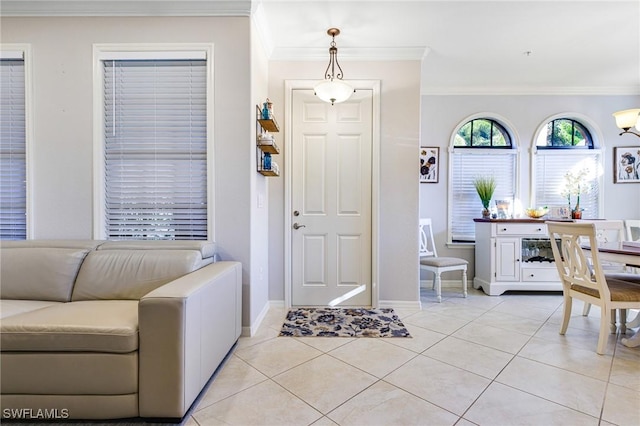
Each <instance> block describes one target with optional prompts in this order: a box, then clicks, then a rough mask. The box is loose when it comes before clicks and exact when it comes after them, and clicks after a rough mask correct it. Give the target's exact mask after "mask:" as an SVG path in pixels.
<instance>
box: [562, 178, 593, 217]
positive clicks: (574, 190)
mask: <svg viewBox="0 0 640 426" xmlns="http://www.w3.org/2000/svg"><path fill="white" fill-rule="evenodd" d="M589 173H590V172H589V169H587V168H584V169H580V170H577V171H575V172H574V171H573V170H572V171H569V172H567V173H566V174H565V175H564V180H565V184H564V187H563V189H562V192H561V195H563V196H565V197H567V203H568V206H569V210H570V211H571V218H572V219H582V212H583V211H584V209H583V208H581V207H580V195H581V194H582V193H587V192H589V191H590V189H591V187H590V184H589V180H588V176H589ZM572 195H575V196H576V204H575V206H573V208H572V207H571V196H572Z"/></svg>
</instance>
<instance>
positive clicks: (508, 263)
mask: <svg viewBox="0 0 640 426" xmlns="http://www.w3.org/2000/svg"><path fill="white" fill-rule="evenodd" d="M496 281H520V238H496Z"/></svg>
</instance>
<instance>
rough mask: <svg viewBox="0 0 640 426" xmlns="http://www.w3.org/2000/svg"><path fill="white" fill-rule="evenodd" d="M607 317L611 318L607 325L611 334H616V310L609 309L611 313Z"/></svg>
mask: <svg viewBox="0 0 640 426" xmlns="http://www.w3.org/2000/svg"><path fill="white" fill-rule="evenodd" d="M609 318H610V319H611V325H609V331H610V332H611V334H616V331H618V326H616V310H615V309H611V315H610V316H609Z"/></svg>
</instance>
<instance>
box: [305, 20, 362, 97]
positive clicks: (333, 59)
mask: <svg viewBox="0 0 640 426" xmlns="http://www.w3.org/2000/svg"><path fill="white" fill-rule="evenodd" d="M327 34H329V35H330V36H331V38H332V40H331V45H330V47H329V65H328V66H327V70H326V71H325V72H324V80H322V81H321V82H319V83H318V84H316V85H315V87H314V88H313V90H314V91H315V93H316V96H317V97H319V98H320V99H321V100H323V101H325V102H331V105H333V104H336V103H340V102H344V101H346V100H347V99H349V98H350V97H351V95H352V94H353V92H354V90H353V87H352V86H351V85H350V84H349V83H347V82H346V81H343V80H342V76H343V73H342V68H341V67H340V64H339V63H338V48H337V47H336V40H335V38H336V36H337V35H338V34H340V30H339V29H337V28H329V29H328V30H327Z"/></svg>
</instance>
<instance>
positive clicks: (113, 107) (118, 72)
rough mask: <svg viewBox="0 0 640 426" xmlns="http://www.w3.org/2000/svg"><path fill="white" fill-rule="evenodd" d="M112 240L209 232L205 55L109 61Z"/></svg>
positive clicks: (196, 235)
mask: <svg viewBox="0 0 640 426" xmlns="http://www.w3.org/2000/svg"><path fill="white" fill-rule="evenodd" d="M102 63H103V65H104V123H105V126H104V128H105V135H104V137H105V201H106V206H105V209H106V211H105V217H106V222H107V223H106V228H107V229H106V235H107V238H109V239H175V240H206V239H207V237H208V236H207V207H208V204H207V128H206V123H207V119H206V115H207V111H206V61H205V60H164V59H163V60H105V61H103V62H102Z"/></svg>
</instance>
